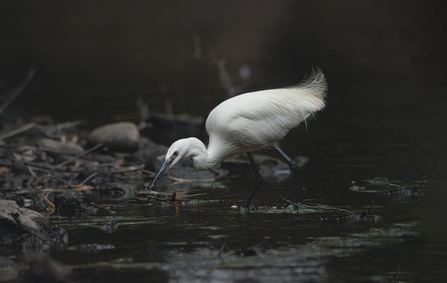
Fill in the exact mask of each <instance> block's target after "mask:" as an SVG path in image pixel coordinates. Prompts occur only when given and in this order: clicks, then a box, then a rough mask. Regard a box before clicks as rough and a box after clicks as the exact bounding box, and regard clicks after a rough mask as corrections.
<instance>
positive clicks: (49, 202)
mask: <svg viewBox="0 0 447 283" xmlns="http://www.w3.org/2000/svg"><path fill="white" fill-rule="evenodd" d="M39 196H41V197H43V199H44V200H45V201H46V202H47V203H48V205H49V206H51V207H52V208H56V206H55V205H54V204H53V203H52V202H51V201H49V200H48V199H47V197H46V196H45V195H44V194H39Z"/></svg>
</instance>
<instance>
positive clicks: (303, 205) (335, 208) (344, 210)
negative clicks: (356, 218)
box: [279, 195, 353, 214]
mask: <svg viewBox="0 0 447 283" xmlns="http://www.w3.org/2000/svg"><path fill="white" fill-rule="evenodd" d="M279 197H280V198H281V199H282V200H284V201H286V202H288V203H290V204H291V205H297V206H301V207H305V208H319V209H323V210H336V211H340V212H344V213H348V214H353V212H351V211H349V210H346V209H342V208H337V207H333V206H328V205H322V204H315V205H308V204H304V203H299V202H298V203H294V202H291V201H290V200H287V199H285V198H283V197H282V196H281V195H280V196H279Z"/></svg>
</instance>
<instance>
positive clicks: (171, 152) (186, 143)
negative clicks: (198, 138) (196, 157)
mask: <svg viewBox="0 0 447 283" xmlns="http://www.w3.org/2000/svg"><path fill="white" fill-rule="evenodd" d="M191 139H192V138H188V139H181V140H178V141H176V142H174V143H173V144H172V145H171V146H170V147H169V149H168V152H167V153H166V157H165V162H164V163H163V165H162V166H161V168H160V171H158V174H157V176H155V179H154V181H152V184H151V187H150V188H149V190H152V187H153V186H154V185H155V183H157V182H158V181H159V180H160V179H161V177H163V175H164V174H165V173H166V172H167V171H168V170H169V169H170V168H171V167H172V166H174V165H175V164H176V163H177V162H179V161H180V160H182V159H183V158H185V157H190V156H191V154H192V152H191Z"/></svg>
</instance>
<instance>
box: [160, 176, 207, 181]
mask: <svg viewBox="0 0 447 283" xmlns="http://www.w3.org/2000/svg"><path fill="white" fill-rule="evenodd" d="M168 178H169V179H171V180H174V181H176V182H179V183H183V182H212V181H214V180H215V179H182V178H177V177H172V176H168Z"/></svg>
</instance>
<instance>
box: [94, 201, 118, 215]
mask: <svg viewBox="0 0 447 283" xmlns="http://www.w3.org/2000/svg"><path fill="white" fill-rule="evenodd" d="M90 204H91V205H93V206H94V207H96V208H99V209H102V210H105V211H107V212H109V213H115V211H113V210H110V209H107V208H104V207H102V206H100V205H97V204H95V203H93V202H91V203H90Z"/></svg>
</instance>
